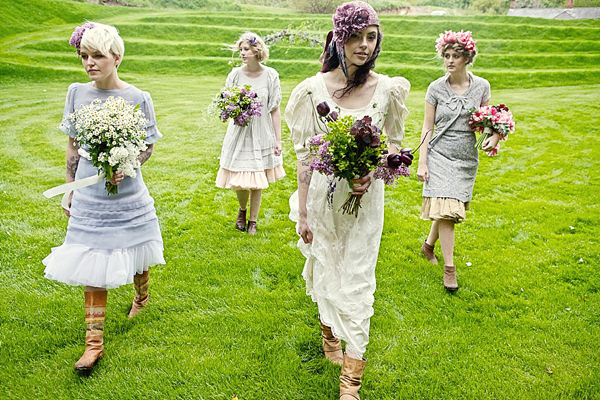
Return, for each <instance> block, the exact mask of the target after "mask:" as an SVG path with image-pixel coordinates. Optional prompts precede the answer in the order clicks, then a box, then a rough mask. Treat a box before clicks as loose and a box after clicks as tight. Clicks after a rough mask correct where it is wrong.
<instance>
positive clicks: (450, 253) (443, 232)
mask: <svg viewBox="0 0 600 400" xmlns="http://www.w3.org/2000/svg"><path fill="white" fill-rule="evenodd" d="M435 222H437V223H438V231H439V237H440V244H441V245H442V255H443V257H444V265H454V221H448V220H439V221H435ZM435 222H434V223H435ZM432 229H433V227H432ZM430 236H431V234H430Z"/></svg>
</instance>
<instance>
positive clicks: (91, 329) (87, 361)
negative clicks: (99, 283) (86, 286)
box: [75, 290, 108, 371]
mask: <svg viewBox="0 0 600 400" xmlns="http://www.w3.org/2000/svg"><path fill="white" fill-rule="evenodd" d="M107 294H108V292H107V291H106V290H102V291H95V292H85V344H86V348H85V351H84V352H83V355H82V356H81V358H80V359H79V361H77V362H76V363H75V369H77V370H80V371H88V370H91V369H92V368H94V365H96V362H97V361H98V360H99V359H100V358H102V356H103V355H104V346H103V344H104V340H103V338H102V334H103V333H104V315H105V314H106V295H107Z"/></svg>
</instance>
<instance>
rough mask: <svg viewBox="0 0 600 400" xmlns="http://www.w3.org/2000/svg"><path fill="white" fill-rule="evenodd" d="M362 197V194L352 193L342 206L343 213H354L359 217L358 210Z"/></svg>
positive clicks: (355, 216)
mask: <svg viewBox="0 0 600 400" xmlns="http://www.w3.org/2000/svg"><path fill="white" fill-rule="evenodd" d="M361 199H362V194H352V193H350V194H349V195H348V198H347V199H346V201H345V202H344V204H342V206H341V207H340V210H341V211H342V214H354V218H358V210H359V209H360V202H361ZM340 210H338V211H340Z"/></svg>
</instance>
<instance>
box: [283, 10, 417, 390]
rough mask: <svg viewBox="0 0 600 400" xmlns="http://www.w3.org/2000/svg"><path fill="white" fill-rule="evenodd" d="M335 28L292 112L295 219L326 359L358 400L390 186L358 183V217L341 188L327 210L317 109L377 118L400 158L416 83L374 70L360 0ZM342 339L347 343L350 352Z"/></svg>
mask: <svg viewBox="0 0 600 400" xmlns="http://www.w3.org/2000/svg"><path fill="white" fill-rule="evenodd" d="M333 24H334V30H333V31H332V32H330V33H329V35H328V37H327V44H326V46H325V52H324V58H323V68H322V70H321V73H318V74H317V75H316V76H313V77H311V78H308V79H306V80H304V81H303V82H302V83H300V84H299V85H298V86H297V87H296V88H295V89H294V91H293V92H292V95H291V97H290V100H289V102H288V105H287V108H286V111H285V118H286V122H287V124H288V126H289V128H290V131H291V136H292V141H293V142H294V149H295V151H296V155H297V158H298V191H297V192H296V193H294V195H293V196H292V198H291V199H290V207H291V209H292V212H291V214H290V216H291V218H292V219H293V220H294V221H296V222H297V228H296V229H297V232H298V234H299V235H300V236H301V239H300V240H299V241H298V246H299V248H300V250H301V251H302V254H303V255H304V256H305V257H306V263H305V266H304V271H303V276H304V279H305V280H306V291H307V294H308V295H310V296H311V297H312V300H313V301H314V302H316V303H317V306H318V309H319V316H320V323H321V329H322V338H323V349H324V352H325V356H326V358H328V359H329V360H331V361H332V362H334V363H336V364H342V374H341V376H340V398H342V399H358V398H359V394H358V390H359V389H360V385H361V378H362V375H363V372H364V367H365V363H366V360H365V359H364V358H363V354H364V353H365V351H366V346H367V344H368V341H369V324H370V318H371V316H372V315H373V302H374V292H375V265H376V264H377V255H378V253H379V243H380V240H381V233H382V229H383V199H384V184H383V182H382V181H381V180H374V179H373V177H372V174H369V175H366V176H363V177H361V178H359V179H356V180H354V181H353V183H354V191H353V193H355V194H361V195H363V196H362V203H361V210H360V212H359V214H358V217H356V218H355V216H354V215H347V214H342V213H341V212H338V209H339V208H340V206H341V205H342V204H343V203H344V201H345V200H346V198H347V196H348V193H349V191H350V189H348V185H346V184H343V183H338V184H337V189H336V191H335V192H334V195H333V207H329V206H328V201H327V196H328V181H327V178H326V177H325V176H324V175H322V174H320V173H311V171H310V170H309V165H310V163H311V158H310V153H309V145H308V142H309V140H310V139H311V138H312V137H313V136H314V135H316V134H319V133H322V132H321V131H320V129H319V127H318V125H317V121H316V118H315V115H316V111H315V108H316V105H317V104H319V103H321V102H323V101H326V102H327V103H328V104H329V105H330V106H332V108H333V106H335V107H336V108H337V109H338V110H339V114H340V115H342V116H344V115H351V116H353V117H355V118H362V117H364V116H365V115H369V116H371V117H372V119H373V122H372V123H373V124H375V125H376V126H377V127H379V128H380V129H383V130H384V132H385V133H386V134H387V135H388V138H389V148H390V152H391V153H396V152H398V149H399V148H400V146H401V141H402V139H403V137H404V119H405V117H406V116H407V114H408V110H407V109H406V107H405V105H404V103H405V99H406V97H407V95H408V92H409V90H410V83H409V82H408V81H407V80H406V79H404V78H401V77H396V78H390V77H388V76H385V75H379V74H376V73H374V72H372V71H371V70H372V69H373V68H374V66H375V60H376V58H377V56H378V55H379V52H380V50H381V40H382V34H381V31H380V30H379V20H378V18H377V14H376V13H375V11H374V10H373V8H372V7H371V6H370V5H368V4H367V3H363V2H358V1H357V2H351V3H345V4H343V5H341V6H340V7H338V9H337V11H336V13H335V14H334V15H333ZM340 340H343V341H344V342H345V343H346V351H345V353H343V352H342V346H341V342H340Z"/></svg>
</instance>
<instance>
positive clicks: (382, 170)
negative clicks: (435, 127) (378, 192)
mask: <svg viewBox="0 0 600 400" xmlns="http://www.w3.org/2000/svg"><path fill="white" fill-rule="evenodd" d="M317 113H318V115H319V116H318V117H317V118H318V121H319V123H320V126H321V127H322V128H323V130H324V131H325V132H326V133H325V134H322V135H316V136H314V137H313V138H312V139H311V141H310V148H311V152H312V155H313V157H314V158H313V161H312V162H311V165H310V169H311V170H312V171H319V172H321V173H322V174H324V175H327V176H333V177H336V178H339V179H345V180H346V181H347V182H348V185H349V187H350V190H351V191H352V190H354V189H353V184H352V182H351V181H352V180H353V179H357V178H360V177H363V176H365V175H367V174H369V173H370V172H372V171H374V177H375V178H377V179H382V180H383V181H384V183H386V184H393V183H394V179H395V178H396V177H398V176H409V174H410V172H409V170H408V166H409V165H410V164H411V163H412V158H413V156H412V154H410V149H403V150H402V151H401V153H400V154H388V151H387V148H386V144H385V141H386V136H385V135H384V134H382V133H381V132H380V130H379V128H377V126H375V125H373V124H372V119H371V117H369V116H365V117H363V118H362V119H359V120H355V119H354V118H353V117H351V116H345V117H339V115H338V113H337V112H335V111H334V112H331V113H330V108H329V105H328V104H327V103H326V102H323V103H320V104H319V105H318V106H317ZM334 191H335V183H334V181H333V179H332V180H330V181H329V193H328V201H329V204H330V205H331V204H332V202H333V193H334ZM361 197H362V195H357V194H352V193H350V194H349V195H348V198H347V199H346V201H345V202H344V204H343V205H342V206H341V207H340V210H341V211H342V213H343V214H354V216H355V217H358V210H359V208H360V201H361Z"/></svg>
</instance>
